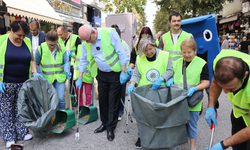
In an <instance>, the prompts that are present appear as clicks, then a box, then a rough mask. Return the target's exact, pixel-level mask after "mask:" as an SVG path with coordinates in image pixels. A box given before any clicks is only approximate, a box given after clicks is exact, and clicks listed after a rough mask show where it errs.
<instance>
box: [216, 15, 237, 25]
mask: <svg viewBox="0 0 250 150" xmlns="http://www.w3.org/2000/svg"><path fill="white" fill-rule="evenodd" d="M236 20H237V16H232V17H228V18H225V19H221V20H220V24H223V23H227V22H231V21H236Z"/></svg>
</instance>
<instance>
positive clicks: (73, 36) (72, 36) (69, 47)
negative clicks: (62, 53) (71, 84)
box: [58, 34, 78, 66]
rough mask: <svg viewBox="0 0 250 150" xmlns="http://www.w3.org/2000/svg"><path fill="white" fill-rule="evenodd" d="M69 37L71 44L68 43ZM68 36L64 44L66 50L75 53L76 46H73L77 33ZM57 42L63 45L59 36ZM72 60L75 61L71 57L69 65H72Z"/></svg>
mask: <svg viewBox="0 0 250 150" xmlns="http://www.w3.org/2000/svg"><path fill="white" fill-rule="evenodd" d="M70 37H71V45H70ZM70 37H69V39H68V41H67V43H66V46H65V47H66V51H67V50H71V52H72V54H73V55H75V54H76V46H75V44H76V39H77V37H78V35H75V34H71V35H70ZM58 43H60V44H63V45H64V41H63V40H62V39H61V38H59V40H58ZM74 62H75V59H74V58H71V64H70V65H71V66H73V64H74Z"/></svg>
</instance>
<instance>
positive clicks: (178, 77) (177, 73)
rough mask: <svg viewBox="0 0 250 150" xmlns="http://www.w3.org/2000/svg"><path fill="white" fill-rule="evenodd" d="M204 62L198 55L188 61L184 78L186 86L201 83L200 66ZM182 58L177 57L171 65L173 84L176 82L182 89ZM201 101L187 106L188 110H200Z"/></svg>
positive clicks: (189, 86)
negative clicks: (192, 105)
mask: <svg viewBox="0 0 250 150" xmlns="http://www.w3.org/2000/svg"><path fill="white" fill-rule="evenodd" d="M205 64H206V62H205V61H204V60H203V59H201V58H200V57H198V56H195V58H194V59H193V60H192V61H191V62H190V64H189V65H188V67H187V68H186V79H187V88H188V89H190V88H191V87H195V86H197V85H198V84H200V83H201V81H200V75H201V72H202V68H203V67H204V65H205ZM182 68H183V58H180V59H178V60H177V61H176V62H175V64H174V65H173V69H174V84H177V85H178V86H179V87H180V88H182V89H183V87H184V84H183V74H182ZM201 107H202V101H200V102H199V103H198V104H197V105H196V106H194V107H189V111H201Z"/></svg>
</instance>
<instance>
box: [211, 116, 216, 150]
mask: <svg viewBox="0 0 250 150" xmlns="http://www.w3.org/2000/svg"><path fill="white" fill-rule="evenodd" d="M217 115H218V114H217V113H216V118H217ZM214 128H215V125H214V122H213V121H211V127H210V129H211V130H212V132H211V137H210V143H209V150H211V148H212V144H213V138H214Z"/></svg>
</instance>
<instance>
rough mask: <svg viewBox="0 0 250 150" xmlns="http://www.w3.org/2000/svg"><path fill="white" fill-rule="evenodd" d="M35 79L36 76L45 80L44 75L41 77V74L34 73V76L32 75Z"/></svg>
mask: <svg viewBox="0 0 250 150" xmlns="http://www.w3.org/2000/svg"><path fill="white" fill-rule="evenodd" d="M32 76H33V77H36V76H38V77H41V78H45V77H44V76H43V75H41V74H39V73H37V72H36V73H34V74H33V75H32Z"/></svg>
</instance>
